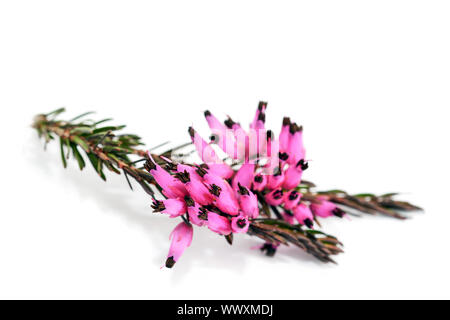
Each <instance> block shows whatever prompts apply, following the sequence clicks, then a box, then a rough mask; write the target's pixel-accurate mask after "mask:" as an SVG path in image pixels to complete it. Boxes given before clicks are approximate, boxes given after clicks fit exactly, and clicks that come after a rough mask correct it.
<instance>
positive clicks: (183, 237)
mask: <svg viewBox="0 0 450 320" xmlns="http://www.w3.org/2000/svg"><path fill="white" fill-rule="evenodd" d="M192 235H193V229H192V226H191V225H188V224H187V223H185V222H181V223H180V224H179V225H177V226H176V227H175V229H173V231H172V233H171V234H170V237H169V239H171V240H172V242H171V244H170V249H169V254H168V255H167V260H166V267H167V268H172V267H173V266H174V264H175V263H176V262H177V261H178V259H180V257H181V255H182V254H183V252H184V250H185V249H186V248H187V247H189V246H190V245H191V242H192Z"/></svg>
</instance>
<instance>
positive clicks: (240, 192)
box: [238, 183, 250, 196]
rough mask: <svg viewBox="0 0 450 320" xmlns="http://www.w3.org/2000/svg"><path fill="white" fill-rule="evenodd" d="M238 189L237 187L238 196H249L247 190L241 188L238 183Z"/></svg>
mask: <svg viewBox="0 0 450 320" xmlns="http://www.w3.org/2000/svg"><path fill="white" fill-rule="evenodd" d="M238 187H239V194H240V195H247V196H248V195H249V194H250V193H249V192H248V190H247V188H245V187H243V186H242V185H241V184H240V183H238Z"/></svg>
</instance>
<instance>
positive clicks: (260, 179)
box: [253, 174, 263, 183]
mask: <svg viewBox="0 0 450 320" xmlns="http://www.w3.org/2000/svg"><path fill="white" fill-rule="evenodd" d="M253 180H255V182H256V183H261V182H262V181H263V177H262V175H260V174H258V175H256V176H255V178H254V179H253Z"/></svg>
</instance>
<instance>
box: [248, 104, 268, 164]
mask: <svg viewBox="0 0 450 320" xmlns="http://www.w3.org/2000/svg"><path fill="white" fill-rule="evenodd" d="M266 108H267V102H263V101H260V102H259V105H258V109H256V114H255V118H254V119H253V122H252V123H251V124H250V132H249V145H248V154H249V157H250V158H253V157H256V158H260V157H261V156H263V154H264V152H265V151H266V139H267V137H266V135H267V133H266V129H265V122H266V114H265V112H266Z"/></svg>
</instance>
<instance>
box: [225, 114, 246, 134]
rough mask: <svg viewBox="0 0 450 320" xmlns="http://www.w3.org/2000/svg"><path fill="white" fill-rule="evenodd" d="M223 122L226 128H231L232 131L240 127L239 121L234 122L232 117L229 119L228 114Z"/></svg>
mask: <svg viewBox="0 0 450 320" xmlns="http://www.w3.org/2000/svg"><path fill="white" fill-rule="evenodd" d="M223 123H224V125H225V126H226V127H227V128H228V129H231V130H233V131H236V130H239V129H242V127H241V125H240V124H239V123H237V122H234V121H233V119H231V117H230V116H228V119H227V120H225V121H224V122H223Z"/></svg>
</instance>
